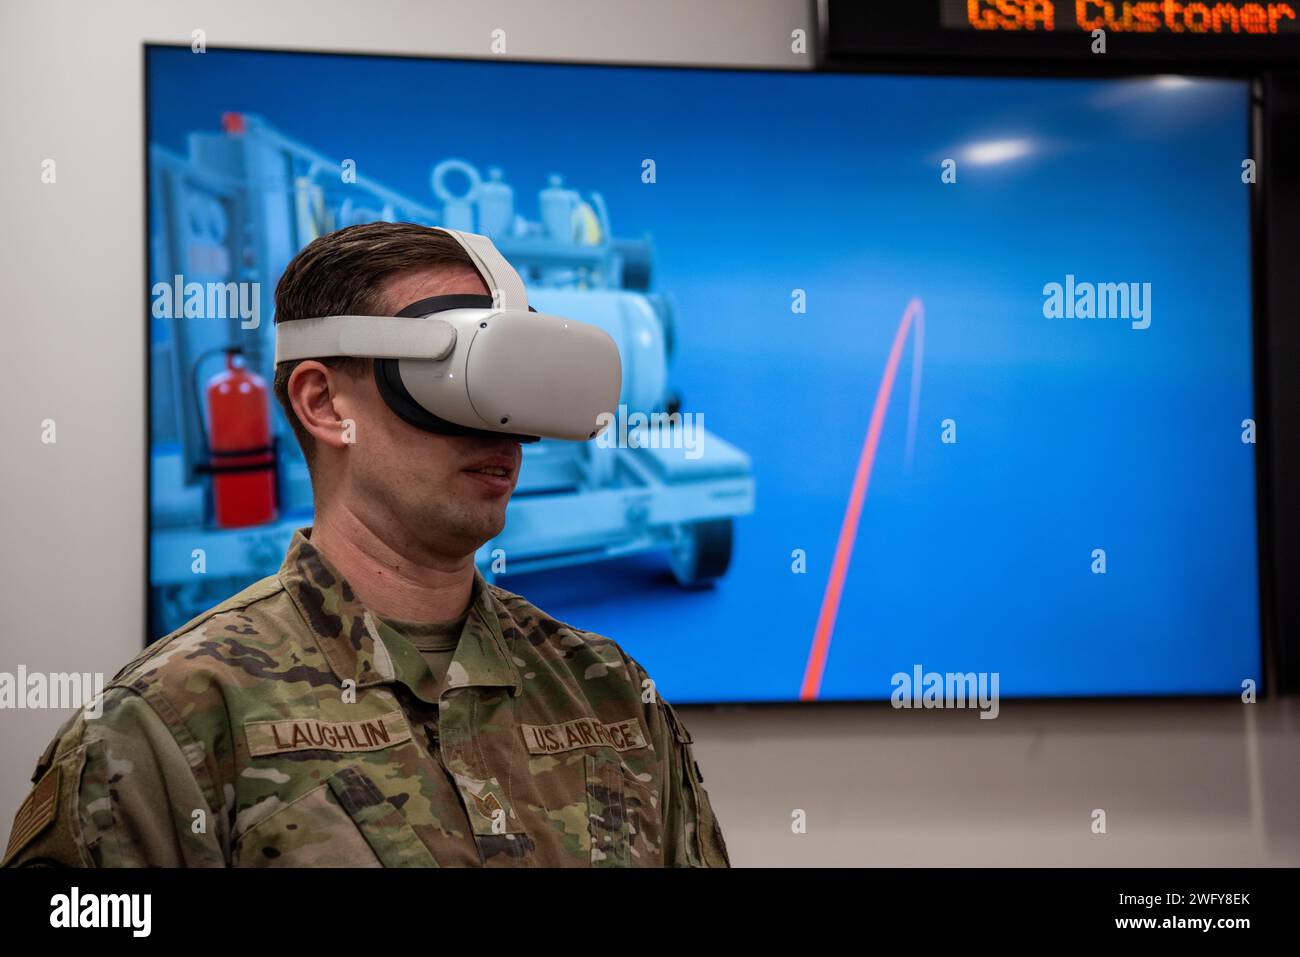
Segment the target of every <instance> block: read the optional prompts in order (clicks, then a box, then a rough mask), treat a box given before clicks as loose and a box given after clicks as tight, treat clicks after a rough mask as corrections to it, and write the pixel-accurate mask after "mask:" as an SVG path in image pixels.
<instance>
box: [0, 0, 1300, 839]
mask: <svg viewBox="0 0 1300 957" xmlns="http://www.w3.org/2000/svg"><path fill="white" fill-rule="evenodd" d="M810 8H811V4H809V3H807V2H806V0H712V2H707V3H706V2H698V0H696V2H692V0H654V2H644V0H528V2H523V0H516V2H500V0H472V2H470V0H465V2H461V3H450V2H442V0H369V2H367V3H355V2H351V0H291V2H267V0H215V2H198V0H195V2H180V0H154V2H144V0H117V2H111V0H81V2H75V0H63V2H57V3H53V2H42V0H5V2H4V3H2V4H0V89H3V91H4V100H5V107H4V115H3V118H0V143H3V147H4V149H3V157H4V159H5V173H4V175H3V176H2V177H0V198H2V199H3V202H2V203H0V210H3V215H4V220H3V228H0V252H2V255H0V282H2V283H3V285H2V286H0V288H3V291H4V302H5V308H4V329H3V332H4V337H5V338H4V340H3V341H4V346H3V348H0V398H2V399H3V409H4V412H3V414H2V415H0V549H2V550H0V600H2V602H3V604H2V606H0V607H3V613H4V623H3V630H2V631H0V671H7V672H14V671H15V670H16V669H17V667H18V665H19V664H24V665H26V666H27V667H28V668H29V669H32V670H41V671H72V670H76V671H85V670H92V671H102V672H105V673H107V674H109V675H111V674H112V673H114V672H115V671H116V670H117V669H118V667H119V666H120V665H121V664H123V663H124V662H125V661H126V660H128V659H129V658H130V657H131V656H132V655H133V654H134V653H135V652H136V651H137V650H138V649H139V647H140V642H141V640H142V636H143V633H144V604H143V591H144V590H143V587H142V582H143V577H142V576H143V574H144V567H145V560H144V535H143V528H144V520H145V517H144V507H145V502H144V468H145V448H144V441H145V436H144V424H143V423H144V415H145V404H144V383H145V367H144V361H145V349H144V332H145V323H144V317H143V315H142V314H141V310H140V302H141V284H142V283H143V281H144V272H143V269H144V266H143V262H142V256H143V250H144V212H143V207H144V196H143V177H142V166H143V161H144V158H143V151H142V122H143V118H142V99H141V97H142V75H141V70H142V56H141V44H142V43H143V42H144V41H147V40H152V41H163V42H178V41H179V42H188V41H189V37H190V34H191V31H192V30H194V29H196V28H201V29H203V30H205V31H206V32H207V38H208V43H209V45H211V46H221V45H234V46H263V47H277V48H278V47H288V48H301V49H315V50H346V51H362V52H387V53H429V54H437V53H449V54H460V55H486V54H487V52H488V43H489V34H490V31H492V30H493V29H496V28H498V27H500V28H504V29H505V30H506V31H507V38H508V44H509V48H508V49H509V55H510V56H512V57H539V58H561V59H587V60H596V61H601V60H604V61H620V62H659V63H695V64H726V65H742V64H743V65H755V66H776V67H787V66H789V67H799V66H803V65H804V62H803V60H802V58H800V57H797V56H795V55H792V54H791V53H790V50H789V36H790V31H791V30H792V29H794V28H796V27H804V28H807V29H809V32H810V34H811V33H813V31H812V29H811V28H812V26H813V24H812V22H811V18H810V12H809V11H810ZM47 158H53V159H55V160H56V161H57V164H58V167H57V168H58V182H57V184H56V185H53V186H50V185H43V184H42V183H41V182H40V164H41V162H42V160H44V159H47ZM46 418H51V419H54V420H55V421H56V423H57V430H58V433H57V434H58V442H57V443H56V444H54V445H44V444H42V443H41V441H40V423H41V421H42V420H43V419H46ZM684 717H685V718H686V720H687V721H688V722H689V724H690V726H691V729H692V731H693V732H694V734H695V736H696V739H697V741H698V745H697V750H698V755H697V756H698V758H699V760H700V763H701V766H702V767H703V769H704V773H705V778H706V785H707V787H708V788H709V790H710V793H711V794H712V795H713V798H714V803H715V806H716V808H717V811H718V814H719V817H720V818H721V820H722V822H723V825H724V828H725V833H726V836H727V840H728V843H729V844H730V846H731V850H732V855H733V858H734V860H735V862H736V863H738V864H747V865H756V864H800V865H811V864H836V865H840V864H856V863H869V864H935V863H949V862H951V863H976V862H987V863H993V864H1064V863H1070V862H1079V863H1088V864H1094V863H1096V864H1103V863H1104V864H1193V865H1205V864H1225V865H1235V864H1290V865H1295V864H1297V863H1300V834H1298V833H1297V815H1296V808H1297V806H1300V802H1298V801H1297V798H1298V797H1300V771H1298V770H1297V769H1298V768H1300V761H1298V760H1297V758H1298V757H1300V746H1298V744H1297V742H1300V735H1297V710H1296V707H1295V705H1294V703H1293V702H1290V703H1288V702H1284V703H1281V704H1276V703H1275V704H1268V705H1257V706H1254V707H1251V708H1247V707H1244V706H1241V705H1235V704H1231V703H1227V704H1225V703H1204V702H1202V703H1155V702H1151V703H1138V704H1122V703H1113V702H1087V703H1078V704H1062V703H1032V704H1015V703H1011V704H1006V703H1004V705H1003V708H1002V714H1001V717H999V718H998V719H997V720H996V721H981V720H978V719H977V718H976V716H975V715H974V714H973V713H971V712H914V711H913V712H908V711H893V710H892V709H890V708H888V707H887V706H837V705H827V706H819V707H811V708H795V707H766V708H755V709H750V710H748V711H735V710H721V711H709V710H696V709H684ZM62 718H63V715H62V714H59V713H53V712H25V711H23V712H20V711H5V712H0V722H2V724H0V769H3V770H2V772H0V840H4V839H7V835H8V830H9V823H10V821H11V820H12V817H13V814H14V812H15V810H16V809H17V806H18V804H19V802H20V801H21V800H22V797H23V796H24V794H25V793H26V790H27V786H28V785H27V780H26V779H27V775H28V774H29V773H30V771H31V768H32V766H33V765H34V763H35V759H36V756H37V755H38V754H39V752H40V750H41V749H42V748H43V747H44V745H45V744H46V742H47V741H48V739H49V737H50V735H51V734H52V733H53V731H54V730H55V728H56V727H57V726H58V725H59V723H60V722H61V721H62ZM796 808H801V809H804V810H805V811H807V813H808V815H809V818H808V819H809V827H808V833H807V834H805V835H793V834H791V833H790V827H789V821H790V815H791V813H792V811H793V810H794V809H796ZM1093 808H1105V809H1106V810H1107V812H1108V817H1109V833H1108V834H1106V835H1104V836H1097V835H1093V834H1092V833H1091V832H1090V829H1089V823H1090V818H1089V814H1090V812H1091V810H1092V809H1093Z"/></svg>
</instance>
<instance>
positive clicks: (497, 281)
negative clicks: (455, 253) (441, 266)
mask: <svg viewBox="0 0 1300 957" xmlns="http://www.w3.org/2000/svg"><path fill="white" fill-rule="evenodd" d="M438 228H441V227H438ZM442 231H443V232H444V233H448V234H450V235H451V236H453V237H454V238H455V239H456V241H457V242H459V243H460V244H461V245H462V246H463V247H465V252H467V253H469V258H470V259H472V260H473V261H474V266H475V268H477V269H478V271H479V275H481V276H482V277H483V281H484V282H485V283H487V287H488V292H489V293H494V291H495V290H497V289H500V290H501V301H500V302H499V303H497V307H498V308H500V309H518V310H520V311H521V312H522V311H525V310H527V309H528V294H527V293H525V292H524V281H523V280H522V279H520V278H519V273H517V272H515V267H514V266H512V265H510V263H508V262H507V261H506V257H505V256H502V255H501V253H500V252H498V251H497V248H496V246H494V245H492V240H490V239H488V238H487V237H486V236H480V235H479V234H478V233H463V232H461V231H460V230H457V229H443V230H442Z"/></svg>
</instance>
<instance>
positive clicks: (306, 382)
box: [287, 359, 350, 449]
mask: <svg viewBox="0 0 1300 957" xmlns="http://www.w3.org/2000/svg"><path fill="white" fill-rule="evenodd" d="M346 378H347V377H346V376H345V375H343V374H342V373H341V372H339V371H338V370H337V369H331V368H330V367H329V366H327V365H325V364H324V363H322V362H317V361H316V360H315V359H304V360H303V361H302V362H300V363H298V365H297V366H296V367H295V368H294V370H293V372H292V373H291V374H290V376H289V382H288V384H287V392H288V395H289V403H290V404H291V405H292V406H293V411H294V413H295V414H296V415H297V416H298V421H299V422H301V423H302V426H303V428H304V429H306V430H307V431H308V432H309V433H310V434H311V436H312V438H313V439H315V440H316V442H317V443H319V444H321V445H327V446H330V447H331V448H336V449H341V448H343V446H344V445H347V444H348V442H347V440H346V438H347V437H346V436H345V434H344V428H345V426H346V424H347V422H348V421H350V419H349V418H348V414H347V413H348V409H347V406H348V405H349V402H348V397H347V395H346V390H345V389H344V388H343V386H344V385H345V380H346Z"/></svg>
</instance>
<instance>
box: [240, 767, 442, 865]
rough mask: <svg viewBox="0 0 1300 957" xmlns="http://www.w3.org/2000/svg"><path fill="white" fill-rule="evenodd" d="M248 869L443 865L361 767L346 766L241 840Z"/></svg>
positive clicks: (242, 856) (249, 831) (253, 828)
mask: <svg viewBox="0 0 1300 957" xmlns="http://www.w3.org/2000/svg"><path fill="white" fill-rule="evenodd" d="M235 864H236V865H238V866H244V867H437V866H438V865H437V862H436V861H435V860H434V858H433V855H432V854H431V853H430V852H429V849H428V848H427V847H426V846H425V845H424V843H423V842H422V841H421V840H420V838H419V837H418V836H417V835H416V833H415V830H414V829H413V828H412V827H411V825H410V824H408V823H407V821H406V818H405V817H403V815H402V812H401V811H400V810H399V809H398V808H397V807H396V806H395V805H393V803H392V802H391V801H389V800H388V799H387V798H386V797H385V796H384V794H383V792H382V791H380V789H379V788H378V787H377V786H376V785H375V783H374V781H372V780H371V779H370V776H369V775H368V774H366V772H365V771H364V770H362V769H361V768H360V767H359V766H356V765H353V766H349V767H345V768H342V769H340V770H339V771H337V772H335V773H334V774H332V775H330V776H329V777H328V778H326V779H325V781H324V782H322V783H321V784H319V785H317V786H316V787H314V788H312V789H311V790H310V791H308V792H306V793H305V794H303V795H302V796H301V797H299V798H297V799H296V800H294V801H291V802H290V803H288V804H286V805H284V806H283V807H281V808H279V809H278V810H276V811H274V812H272V813H271V814H270V815H269V816H267V817H266V818H264V819H263V820H261V821H259V822H258V823H257V824H255V825H253V826H252V827H251V828H249V829H248V830H247V831H245V832H244V834H243V835H242V837H240V838H239V844H238V847H237V850H236V853H235Z"/></svg>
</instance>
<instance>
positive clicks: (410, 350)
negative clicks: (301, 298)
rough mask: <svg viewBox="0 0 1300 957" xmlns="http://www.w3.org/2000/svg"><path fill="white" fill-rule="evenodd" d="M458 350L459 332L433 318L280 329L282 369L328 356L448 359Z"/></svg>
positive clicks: (331, 320) (337, 321)
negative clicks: (302, 361) (298, 360)
mask: <svg viewBox="0 0 1300 957" xmlns="http://www.w3.org/2000/svg"><path fill="white" fill-rule="evenodd" d="M455 345H456V330H455V328H454V327H453V326H452V325H451V323H449V322H445V321H443V320H441V319H434V318H427V319H414V318H399V317H397V316H322V317H321V318H319V319H297V320H294V321H293V322H283V323H280V324H279V325H277V326H276V327H275V361H276V362H277V363H280V362H290V361H292V360H294V359H323V358H325V357H327V356H367V357H371V356H372V357H374V358H377V359H379V358H382V359H443V358H446V357H447V356H448V355H450V354H451V350H452V349H453V348H454V347H455Z"/></svg>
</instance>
